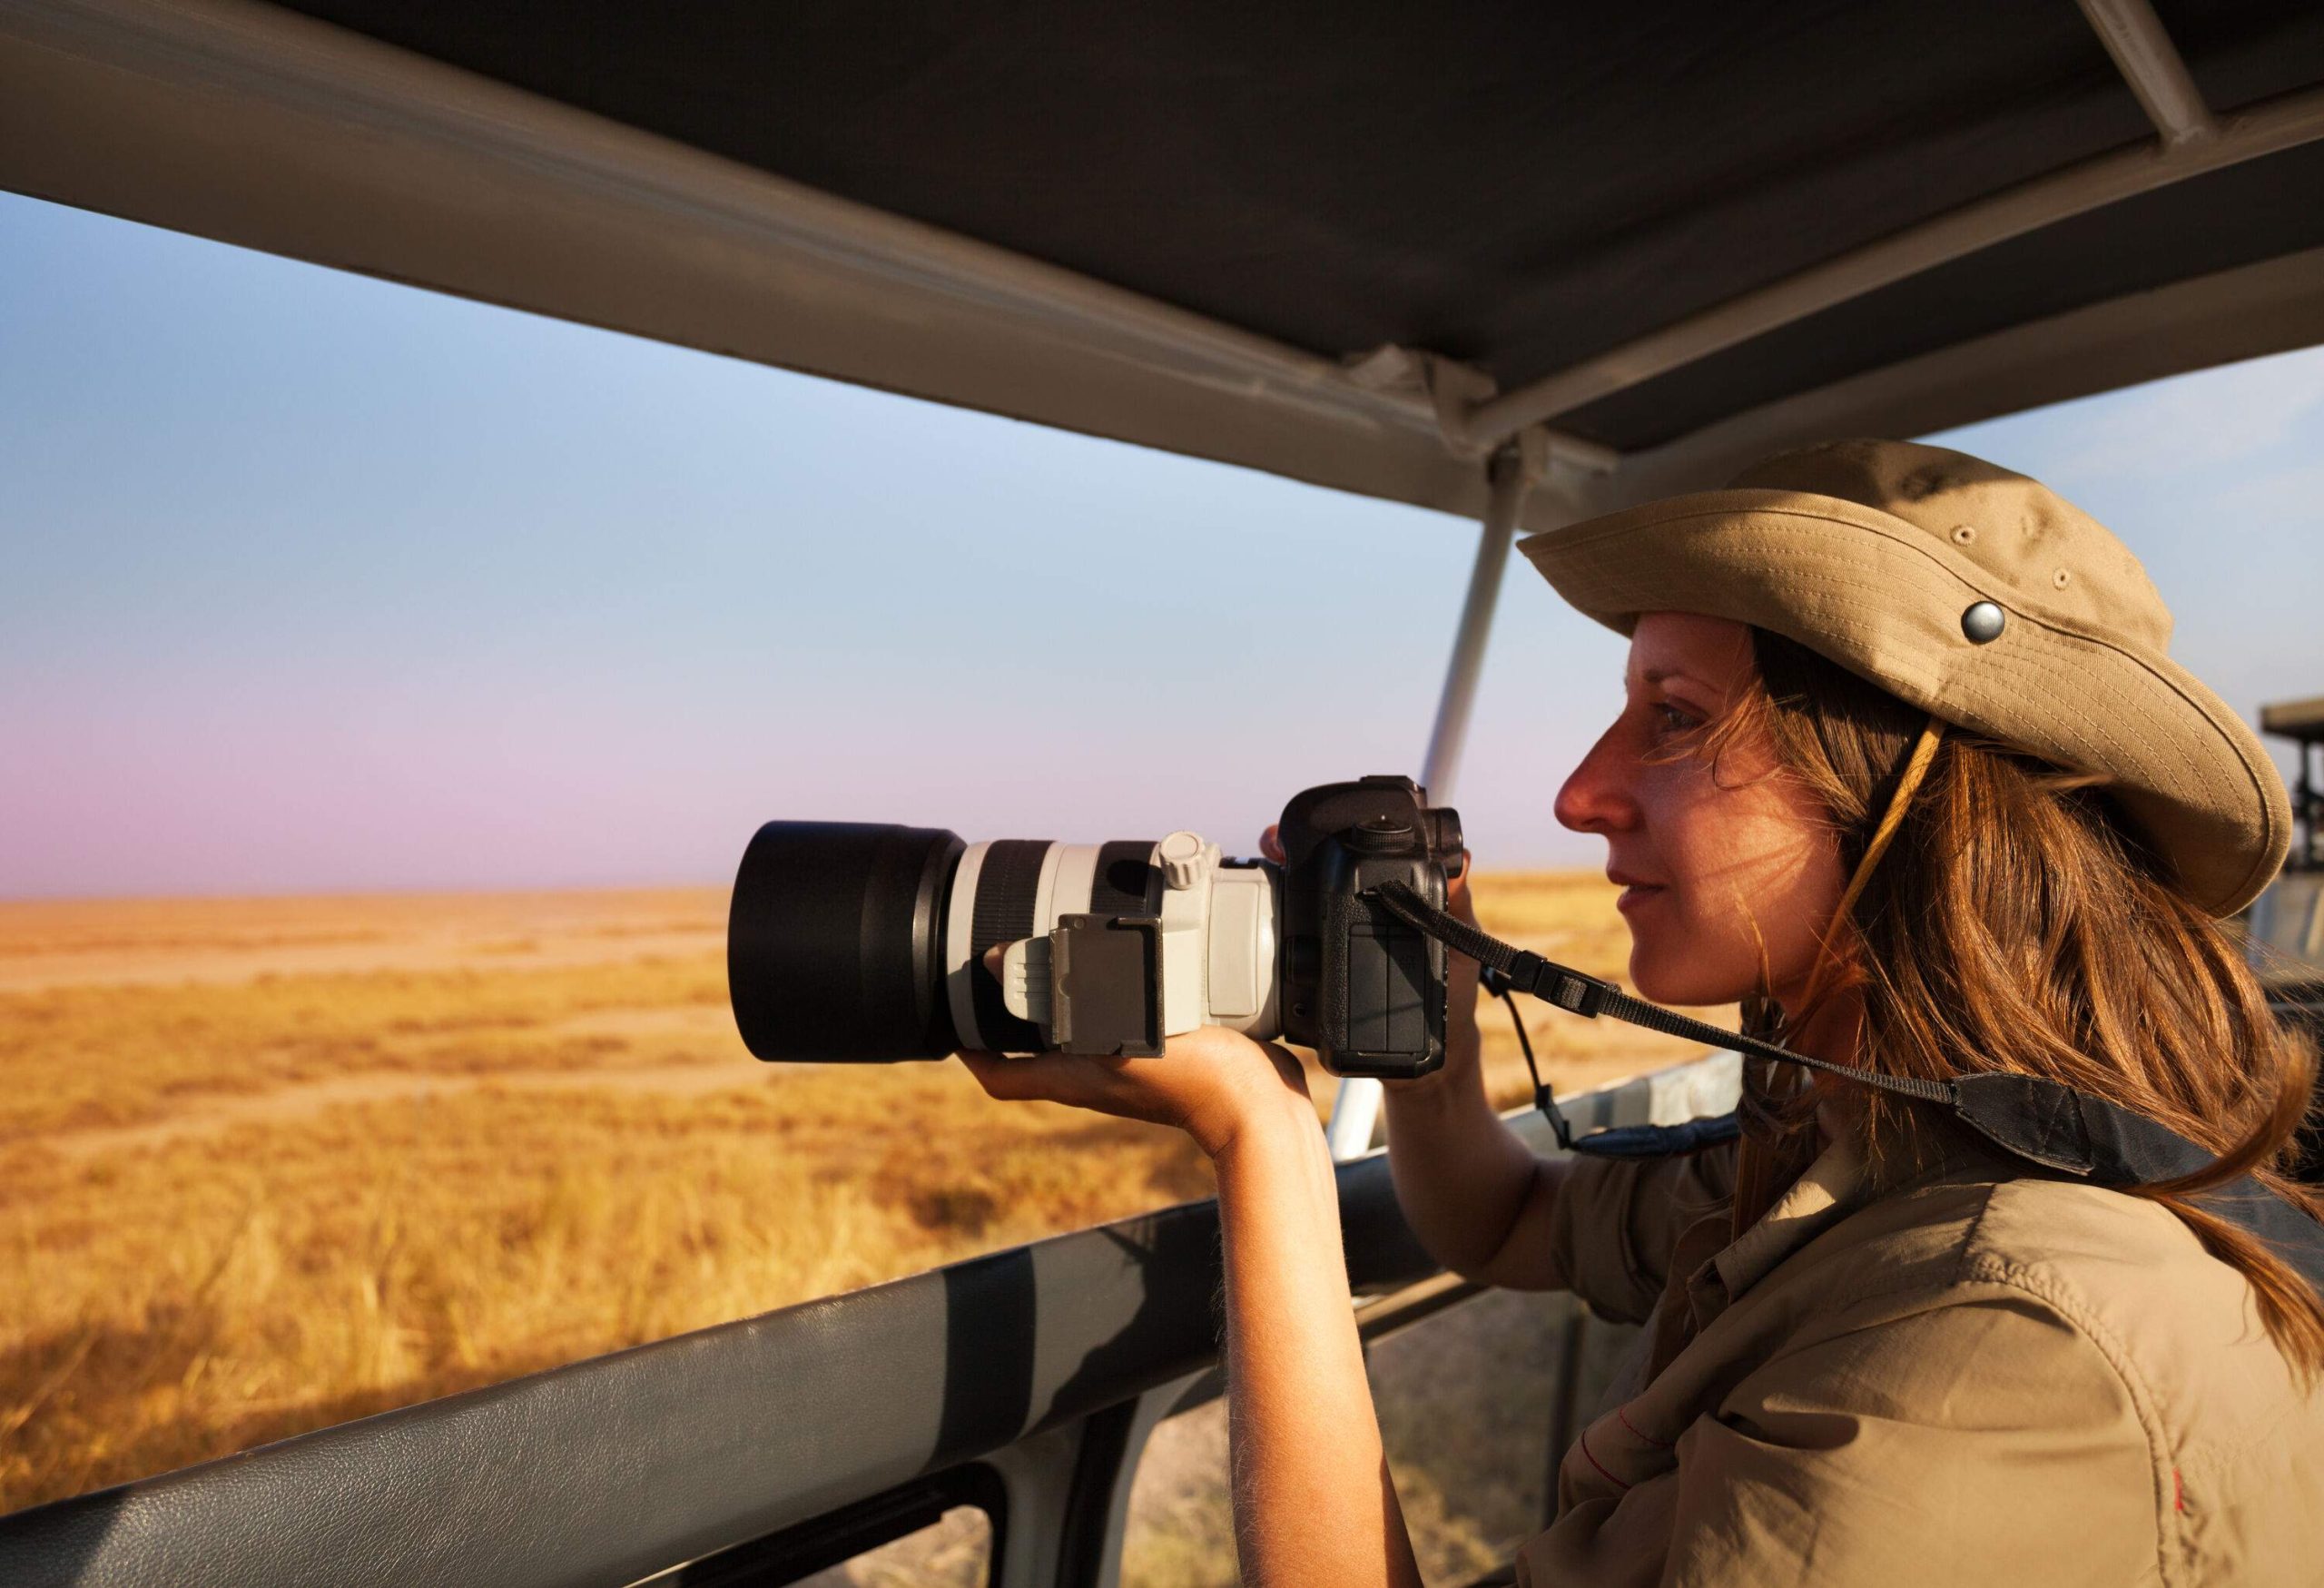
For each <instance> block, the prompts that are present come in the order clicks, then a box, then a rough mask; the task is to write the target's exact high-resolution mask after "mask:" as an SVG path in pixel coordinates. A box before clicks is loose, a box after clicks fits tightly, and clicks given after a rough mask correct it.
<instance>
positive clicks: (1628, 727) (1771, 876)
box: [1556, 612, 1846, 1005]
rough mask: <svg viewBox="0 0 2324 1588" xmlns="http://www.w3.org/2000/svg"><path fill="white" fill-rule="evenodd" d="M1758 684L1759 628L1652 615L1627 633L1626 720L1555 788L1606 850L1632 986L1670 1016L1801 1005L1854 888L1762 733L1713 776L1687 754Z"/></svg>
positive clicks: (1828, 836) (1579, 825) (1732, 747)
mask: <svg viewBox="0 0 2324 1588" xmlns="http://www.w3.org/2000/svg"><path fill="white" fill-rule="evenodd" d="M1752 675H1753V668H1752V663H1751V631H1750V630H1749V629H1748V628H1747V627H1746V626H1743V625H1742V624H1740V623H1735V622H1731V621H1729V620H1728V619H1726V618H1721V617H1697V616H1690V615H1688V614H1684V613H1677V612H1649V613H1647V614H1645V615H1644V616H1641V617H1640V619H1639V620H1638V626H1637V628H1636V629H1635V630H1634V631H1633V632H1632V634H1631V636H1630V663H1629V666H1627V667H1625V668H1624V670H1623V675H1622V688H1623V693H1624V695H1625V699H1624V701H1623V705H1622V711H1621V715H1620V716H1618V717H1616V718H1615V719H1614V724H1613V725H1612V726H1611V727H1610V728H1608V729H1607V730H1606V732H1605V734H1604V735H1602V736H1600V739H1599V741H1598V743H1597V744H1596V745H1592V746H1591V747H1590V754H1589V755H1585V756H1583V757H1582V761H1581V765H1579V766H1577V767H1575V768H1574V769H1573V774H1572V775H1571V777H1568V778H1567V779H1566V780H1565V786H1564V787H1563V788H1561V789H1560V790H1559V791H1558V798H1557V807H1556V808H1557V817H1558V820H1559V821H1560V822H1561V823H1563V824H1565V825H1567V826H1568V827H1571V828H1572V829H1573V830H1574V831H1576V832H1578V833H1600V834H1601V835H1603V836H1604V838H1605V840H1606V874H1607V876H1608V877H1609V878H1610V879H1611V880H1612V881H1614V882H1616V883H1621V884H1622V887H1623V892H1622V895H1621V899H1620V910H1621V912H1622V917H1623V919H1624V920H1625V921H1627V922H1629V923H1630V980H1631V981H1632V982H1633V983H1634V984H1635V985H1636V986H1637V988H1638V990H1639V991H1640V993H1642V994H1643V995H1645V996H1646V997H1648V998H1649V999H1652V1000H1654V1001H1657V1002H1661V1003H1686V1004H1698V1005H1699V1004H1713V1003H1731V1002H1733V1001H1736V1000H1737V999H1738V998H1741V997H1742V996H1744V995H1745V994H1747V993H1748V992H1751V991H1756V990H1758V989H1759V988H1760V987H1761V986H1763V985H1764V986H1765V987H1767V988H1768V990H1770V991H1773V992H1774V993H1775V994H1776V996H1777V998H1778V999H1782V1000H1785V1001H1787V1002H1796V1001H1797V996H1798V994H1799V993H1800V991H1802V990H1803V989H1804V986H1805V984H1806V981H1807V976H1808V973H1809V972H1810V970H1811V968H1812V967H1813V965H1814V963H1815V959H1816V954H1817V944H1818V941H1819V938H1820V935H1821V933H1822V932H1823V931H1824V930H1825V928H1826V927H1827V924H1828V923H1829V922H1830V921H1831V919H1832V913H1833V912H1834V911H1835V910H1837V908H1838V906H1839V902H1840V892H1841V889H1842V888H1843V887H1844V886H1845V884H1846V878H1845V877H1843V876H1842V874H1841V872H1840V857H1839V852H1838V848H1837V844H1836V843H1835V842H1834V840H1833V836H1832V833H1831V830H1830V826H1829V824H1828V823H1827V820H1826V819H1825V817H1824V814H1823V812H1822V810H1821V809H1820V807H1819V806H1818V804H1817V802H1816V801H1815V800H1814V798H1813V797H1812V796H1811V795H1810V794H1809V793H1808V791H1807V789H1806V787H1805V786H1804V785H1802V784H1800V783H1799V782H1798V780H1797V779H1796V778H1793V777H1789V776H1786V775H1783V774H1779V773H1778V772H1777V766H1776V759H1775V754H1774V748H1773V745H1771V744H1770V743H1769V742H1768V735H1767V733H1766V730H1765V729H1764V728H1762V729H1758V730H1756V731H1754V732H1752V733H1749V734H1747V735H1745V736H1744V737H1742V738H1741V739H1739V740H1737V741H1734V742H1732V743H1730V744H1729V745H1728V746H1727V747H1726V748H1725V749H1723V750H1722V751H1721V752H1720V754H1719V755H1718V763H1717V765H1716V766H1714V765H1713V764H1712V762H1711V760H1710V758H1709V756H1707V755H1689V754H1688V753H1687V752H1688V749H1689V746H1690V745H1692V744H1693V743H1694V742H1695V741H1696V740H1697V739H1698V738H1699V735H1700V731H1701V730H1702V729H1703V728H1704V727H1705V726H1707V725H1709V724H1710V723H1712V722H1715V721H1716V720H1718V717H1719V716H1720V715H1721V714H1722V713H1723V712H1725V711H1726V710H1727V709H1728V705H1729V703H1730V702H1732V701H1734V700H1737V699H1738V698H1740V696H1741V695H1742V692H1743V690H1744V688H1745V686H1747V685H1748V683H1749V681H1750V679H1751V677H1752Z"/></svg>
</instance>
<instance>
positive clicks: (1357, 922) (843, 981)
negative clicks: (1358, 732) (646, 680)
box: [726, 776, 1462, 1078]
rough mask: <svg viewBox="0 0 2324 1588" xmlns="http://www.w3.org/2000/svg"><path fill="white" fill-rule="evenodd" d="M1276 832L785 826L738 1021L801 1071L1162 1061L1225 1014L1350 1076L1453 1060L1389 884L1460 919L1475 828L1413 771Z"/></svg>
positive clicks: (1432, 990) (1342, 797)
mask: <svg viewBox="0 0 2324 1588" xmlns="http://www.w3.org/2000/svg"><path fill="white" fill-rule="evenodd" d="M1277 836H1278V838H1279V840H1280V842H1281V843H1282V846H1283V852H1284V860H1283V862H1282V863H1280V864H1278V863H1275V862H1272V861H1265V860H1237V859H1230V858H1228V857H1227V856H1226V855H1225V854H1224V853H1221V851H1220V849H1219V847H1218V845H1217V844H1216V843H1209V842H1207V841H1206V840H1205V839H1203V838H1202V837H1201V836H1199V835H1198V834H1196V833H1185V832H1180V833H1171V834H1169V835H1168V836H1167V837H1166V838H1163V839H1161V840H1159V841H1157V842H1147V841H1146V840H1142V839H1141V840H1136V841H1131V842H1117V843H1088V844H1085V843H1052V842H1050V841H1049V840H1048V839H1039V838H1035V839H999V840H992V841H988V842H985V843H963V842H961V840H960V836H959V835H958V834H957V833H951V832H949V831H946V830H943V829H940V828H931V827H906V826H896V825H889V824H872V823H852V822H769V823H768V824H766V825H764V826H763V827H761V828H760V829H759V830H758V833H757V834H756V836H754V837H753V839H752V840H751V843H750V847H749V848H748V849H747V850H746V851H744V853H743V863H742V867H741V870H740V871H739V872H738V873H737V874H736V876H735V878H734V899H733V902H732V904H731V906H730V908H729V912H728V915H727V926H726V980H727V991H728V994H729V997H730V999H731V1000H732V1001H733V1004H734V1021H735V1024H736V1025H737V1026H738V1027H739V1028H740V1030H741V1031H742V1035H743V1042H744V1043H745V1044H746V1045H747V1046H748V1047H749V1048H750V1050H751V1051H752V1052H753V1053H754V1054H756V1055H757V1056H758V1057H759V1058H761V1059H764V1060H789V1061H794V1062H797V1061H808V1062H866V1061H874V1062H876V1061H881V1060H901V1059H938V1058H942V1057H943V1056H945V1055H946V1054H949V1053H952V1052H956V1051H958V1050H961V1049H964V1048H968V1049H984V1050H990V1051H995V1052H1004V1053H1033V1052H1040V1051H1045V1050H1051V1049H1055V1050H1062V1051H1065V1052H1068V1053H1084V1054H1096V1055H1103V1056H1108V1057H1125V1058H1150V1057H1152V1056H1154V1055H1156V1054H1158V1053H1160V1052H1161V1051H1162V1046H1163V1043H1164V1041H1166V1040H1167V1039H1168V1038H1169V1037H1172V1036H1175V1035H1177V1033H1179V1032H1181V1031H1192V1030H1194V1029H1195V1028H1196V1027H1197V1026H1203V1025H1220V1026H1226V1027H1229V1028H1231V1029H1233V1030H1236V1031H1243V1032H1245V1033H1246V1034H1248V1035H1250V1036H1253V1037H1256V1038H1259V1039H1261V1040H1266V1039H1270V1038H1275V1037H1280V1038H1282V1039H1284V1040H1285V1041H1292V1042H1296V1043H1300V1044H1302V1045H1304V1046H1306V1047H1310V1048H1313V1049H1314V1050H1315V1052H1316V1054H1317V1056H1318V1057H1319V1058H1320V1059H1321V1060H1322V1061H1323V1063H1324V1067H1325V1068H1327V1069H1329V1070H1332V1071H1333V1073H1334V1074H1338V1075H1366V1076H1380V1077H1384V1078H1396V1077H1410V1076H1416V1075H1425V1074H1427V1073H1429V1072H1430V1071H1431V1070H1435V1069H1437V1068H1438V1067H1439V1066H1441V1065H1442V1064H1443V1062H1444V1017H1445V981H1444V969H1445V949H1444V946H1443V943H1441V942H1437V941H1435V940H1434V939H1433V938H1430V937H1427V936H1425V935H1423V933H1421V932H1417V931H1415V930H1413V928H1412V927H1410V926H1408V925H1406V924H1405V923H1404V922H1402V921H1401V920H1399V919H1397V918H1396V917H1395V916H1393V915H1392V914H1390V913H1388V912H1387V911H1386V910H1384V908H1383V907H1382V906H1381V905H1380V904H1379V903H1378V902H1377V901H1376V899H1375V898H1374V890H1376V889H1378V888H1379V887H1381V886H1382V885H1383V884H1385V883H1404V884H1405V885H1407V886H1408V887H1410V888H1411V889H1412V890H1413V893H1417V894H1418V895H1419V896H1420V897H1421V898H1422V899H1423V900H1425V901H1426V902H1429V903H1431V904H1433V905H1435V906H1437V907H1439V908H1442V907H1443V903H1444V900H1445V889H1446V885H1447V883H1450V882H1451V881H1452V878H1454V877H1456V876H1458V875H1459V874H1460V868H1461V866H1462V838H1461V820H1460V817H1459V816H1458V815H1457V814H1454V813H1453V812H1452V811H1451V810H1448V809H1443V808H1438V807H1431V806H1430V805H1429V804H1428V802H1427V796H1426V794H1425V793H1424V791H1423V790H1422V789H1421V788H1420V787H1419V786H1418V785H1417V784H1414V783H1413V780H1412V779H1411V778H1408V777H1400V776H1376V777H1366V778H1362V779H1360V780H1358V781H1356V782H1354V783H1334V784H1323V785H1321V786H1319V787H1316V788H1311V789H1307V790H1305V792H1303V793H1301V794H1296V795H1295V796H1294V797H1293V798H1292V800H1291V802H1290V803H1289V804H1286V805H1285V807H1284V810H1283V820H1282V823H1281V824H1280V826H1279V827H1278V829H1277ZM996 947H997V948H999V949H1000V950H1001V955H1000V973H999V974H998V975H995V974H994V973H993V972H991V971H990V970H989V969H988V968H987V965H986V954H987V952H988V951H989V950H991V949H993V948H996Z"/></svg>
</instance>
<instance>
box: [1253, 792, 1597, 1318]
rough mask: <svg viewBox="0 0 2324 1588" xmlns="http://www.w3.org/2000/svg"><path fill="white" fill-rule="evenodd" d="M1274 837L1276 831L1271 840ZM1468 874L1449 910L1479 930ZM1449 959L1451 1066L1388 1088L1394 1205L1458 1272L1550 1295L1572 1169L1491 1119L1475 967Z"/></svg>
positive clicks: (1453, 892) (1457, 883)
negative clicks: (1555, 1235) (1555, 1241)
mask: <svg viewBox="0 0 2324 1588" xmlns="http://www.w3.org/2000/svg"><path fill="white" fill-rule="evenodd" d="M1274 838H1275V834H1274V831H1273V830H1272V829H1270V830H1269V831H1268V833H1267V835H1266V838H1265V841H1264V843H1265V844H1270V845H1271V844H1272V843H1273V842H1274ZM1464 860H1465V857H1464ZM1470 873H1471V868H1470V867H1469V866H1468V865H1466V864H1465V863H1464V864H1463V865H1462V871H1461V874H1460V875H1459V876H1458V877H1456V878H1454V879H1453V880H1452V885H1451V886H1450V887H1449V888H1448V889H1447V890H1446V893H1447V897H1446V900H1445V903H1446V907H1447V908H1448V909H1449V910H1451V912H1452V913H1453V914H1454V915H1456V916H1458V917H1459V918H1460V919H1461V920H1462V921H1465V922H1468V923H1469V924H1470V925H1472V926H1474V925H1475V924H1476V923H1477V915H1476V909H1475V906H1474V904H1473V903H1472V901H1471V899H1470V896H1469V877H1470ZM1449 958H1450V960H1451V965H1450V968H1449V971H1448V973H1447V976H1446V982H1447V986H1446V989H1445V999H1446V1015H1445V1031H1444V1047H1445V1054H1444V1068H1443V1069H1442V1070H1438V1071H1437V1072H1436V1073H1435V1074H1434V1075H1431V1076H1425V1077H1423V1078H1422V1079H1421V1080H1405V1081H1390V1082H1389V1083H1388V1085H1387V1111H1388V1169H1389V1172H1390V1174H1391V1176H1392V1177H1393V1179H1394V1180H1395V1183H1396V1200H1397V1201H1398V1202H1399V1203H1400V1204H1401V1205H1402V1206H1403V1210H1404V1219H1405V1221H1406V1222H1407V1223H1409V1224H1410V1225H1411V1226H1412V1227H1413V1234H1415V1235H1417V1236H1419V1237H1420V1239H1421V1244H1422V1245H1423V1246H1424V1247H1426V1248H1428V1254H1429V1256H1431V1257H1433V1258H1435V1259H1436V1260H1437V1261H1438V1262H1440V1263H1443V1265H1444V1266H1445V1267H1448V1268H1450V1269H1452V1271H1453V1272H1454V1273H1456V1274H1459V1275H1461V1276H1462V1277H1464V1278H1469V1279H1475V1280H1478V1281H1480V1282H1482V1283H1483V1284H1487V1285H1499V1286H1502V1287H1506V1288H1509V1289H1512V1290H1546V1289H1551V1288H1553V1287H1556V1286H1558V1285H1560V1284H1561V1283H1562V1282H1563V1281H1562V1280H1561V1278H1560V1277H1559V1275H1558V1273H1557V1270H1556V1269H1555V1268H1554V1267H1552V1266H1551V1259H1550V1257H1549V1253H1550V1251H1551V1242H1550V1220H1551V1211H1552V1209H1553V1208H1555V1207H1556V1205H1557V1196H1558V1188H1559V1187H1560V1186H1561V1185H1562V1184H1563V1183H1564V1181H1565V1179H1566V1173H1567V1170H1568V1169H1570V1168H1571V1165H1570V1164H1569V1163H1568V1162H1567V1161H1566V1160H1565V1159H1548V1158H1541V1157H1539V1156H1537V1155H1536V1154H1535V1153H1534V1151H1533V1149H1531V1148H1530V1147H1528V1146H1526V1145H1525V1143H1524V1142H1523V1141H1521V1140H1520V1139H1518V1136H1517V1133H1516V1132H1515V1131H1513V1130H1512V1129H1510V1128H1509V1127H1508V1126H1507V1125H1505V1124H1503V1123H1502V1120H1501V1117H1500V1116H1499V1115H1498V1114H1496V1113H1494V1112H1493V1109H1492V1102H1491V1101H1490V1100H1488V1099H1487V1098H1486V1096H1485V1080H1484V1066H1483V1063H1482V1058H1481V1052H1482V1042H1481V1041H1480V1039H1479V1037H1478V1033H1477V962H1475V961H1474V960H1472V959H1469V958H1467V957H1465V956H1463V955H1460V954H1453V955H1451V956H1449Z"/></svg>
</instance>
